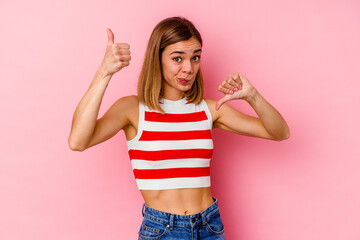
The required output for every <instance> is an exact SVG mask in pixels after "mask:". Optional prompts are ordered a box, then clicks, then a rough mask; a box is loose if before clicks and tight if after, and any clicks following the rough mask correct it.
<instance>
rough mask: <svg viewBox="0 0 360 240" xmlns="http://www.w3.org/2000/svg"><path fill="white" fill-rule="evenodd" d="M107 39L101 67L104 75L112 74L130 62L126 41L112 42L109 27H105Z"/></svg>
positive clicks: (112, 38)
mask: <svg viewBox="0 0 360 240" xmlns="http://www.w3.org/2000/svg"><path fill="white" fill-rule="evenodd" d="M107 35H108V41H107V46H106V50H105V57H104V59H103V61H102V63H101V68H102V70H103V71H104V73H105V74H106V75H113V74H114V73H116V72H118V71H120V70H121V69H122V68H124V67H127V66H129V64H130V59H131V57H130V50H129V49H130V45H129V44H127V43H114V34H113V32H112V31H111V29H110V28H108V29H107Z"/></svg>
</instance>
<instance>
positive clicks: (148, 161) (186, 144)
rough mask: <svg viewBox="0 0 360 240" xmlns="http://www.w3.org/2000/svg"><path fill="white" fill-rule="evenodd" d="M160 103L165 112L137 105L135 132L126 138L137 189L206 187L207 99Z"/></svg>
mask: <svg viewBox="0 0 360 240" xmlns="http://www.w3.org/2000/svg"><path fill="white" fill-rule="evenodd" d="M160 106H161V108H162V109H163V110H164V111H165V114H161V113H160V112H159V111H157V110H150V109H149V108H148V107H147V106H146V105H144V104H142V103H140V104H139V124H138V132H137V135H136V136H135V138H133V139H131V140H130V141H127V146H128V150H129V156H130V160H131V166H132V168H133V172H134V176H135V179H136V183H137V186H138V188H139V189H140V190H141V189H144V190H162V189H177V188H199V187H209V186H210V159H211V156H212V152H213V141H212V137H211V130H212V118H211V113H210V111H209V108H208V106H207V104H206V102H205V101H204V100H202V101H201V103H199V104H193V103H191V102H188V101H187V100H186V98H183V99H181V100H179V101H171V100H167V99H162V100H161V101H160Z"/></svg>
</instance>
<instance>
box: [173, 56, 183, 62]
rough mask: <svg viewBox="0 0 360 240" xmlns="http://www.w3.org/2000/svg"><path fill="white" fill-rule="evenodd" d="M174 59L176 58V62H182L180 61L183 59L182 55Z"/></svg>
mask: <svg viewBox="0 0 360 240" xmlns="http://www.w3.org/2000/svg"><path fill="white" fill-rule="evenodd" d="M173 60H174V61H175V62H180V61H181V57H175V58H173Z"/></svg>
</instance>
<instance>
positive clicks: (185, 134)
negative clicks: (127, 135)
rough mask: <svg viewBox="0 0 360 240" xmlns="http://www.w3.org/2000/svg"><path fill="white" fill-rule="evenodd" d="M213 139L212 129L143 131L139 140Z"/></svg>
mask: <svg viewBox="0 0 360 240" xmlns="http://www.w3.org/2000/svg"><path fill="white" fill-rule="evenodd" d="M193 139H211V132H210V130H194V131H179V132H152V131H143V132H142V135H141V137H140V139H139V141H157V140H164V141H165V140H193Z"/></svg>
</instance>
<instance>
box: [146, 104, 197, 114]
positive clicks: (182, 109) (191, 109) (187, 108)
mask: <svg viewBox="0 0 360 240" xmlns="http://www.w3.org/2000/svg"><path fill="white" fill-rule="evenodd" d="M160 107H161V108H162V109H163V110H164V111H165V112H166V113H171V114H184V113H185V114H186V113H196V112H202V111H204V109H203V108H202V107H201V105H200V104H199V105H194V104H184V105H175V106H174V105H160ZM145 111H147V112H159V111H157V110H156V109H149V108H148V107H147V106H145Z"/></svg>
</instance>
